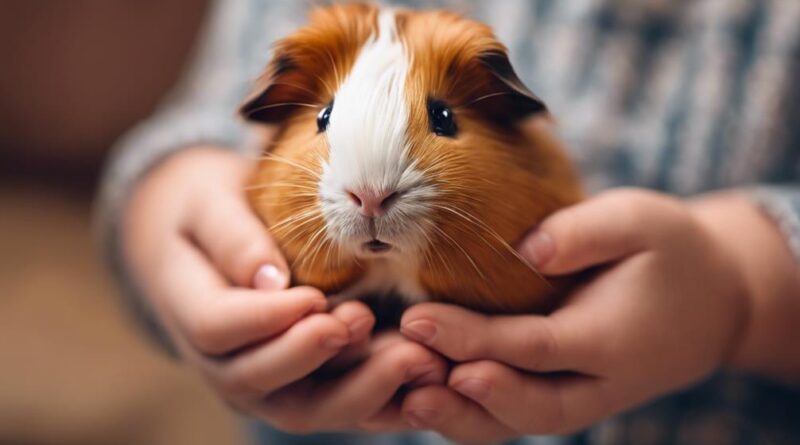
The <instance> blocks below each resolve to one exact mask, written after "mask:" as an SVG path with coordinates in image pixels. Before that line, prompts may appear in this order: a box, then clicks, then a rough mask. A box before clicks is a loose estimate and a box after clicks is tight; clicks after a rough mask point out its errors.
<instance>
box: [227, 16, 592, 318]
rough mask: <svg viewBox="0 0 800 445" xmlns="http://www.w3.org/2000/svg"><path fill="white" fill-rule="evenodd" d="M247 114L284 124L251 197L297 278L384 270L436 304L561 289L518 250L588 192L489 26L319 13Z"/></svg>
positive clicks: (282, 47) (523, 297)
mask: <svg viewBox="0 0 800 445" xmlns="http://www.w3.org/2000/svg"><path fill="white" fill-rule="evenodd" d="M241 112H242V114H243V115H244V116H245V117H246V118H247V119H248V120H250V121H256V122H260V123H265V124H274V125H276V126H277V135H276V137H275V138H274V140H273V142H272V143H271V145H270V146H269V147H267V148H266V149H265V153H264V158H263V159H262V161H261V163H260V166H259V168H258V171H257V174H256V177H255V179H254V181H253V184H252V186H251V188H250V193H251V200H252V203H253V205H254V207H255V209H256V211H257V212H258V213H259V214H260V215H261V217H262V218H263V219H264V220H265V221H266V223H267V225H268V226H269V227H270V229H271V231H272V232H273V235H274V236H275V237H276V238H277V239H278V241H279V243H280V244H281V246H282V248H283V249H284V253H285V254H286V255H287V257H288V259H289V260H290V262H291V264H292V270H293V273H294V279H295V281H297V282H301V283H307V284H312V285H315V286H319V287H321V288H323V289H324V290H328V291H336V290H339V289H342V288H343V287H345V286H347V285H348V284H350V283H352V282H353V281H354V280H356V279H358V277H359V276H361V275H363V274H364V273H365V271H366V269H367V268H369V267H370V264H371V263H372V262H375V261H384V262H386V263H387V264H390V265H391V266H390V268H393V269H394V270H398V271H402V273H407V274H412V275H415V276H416V281H415V284H414V285H411V287H412V288H413V287H414V286H417V287H419V288H421V289H422V290H423V291H424V293H426V294H427V295H428V296H430V297H432V298H433V299H436V300H443V301H452V302H457V303H461V304H466V305H469V306H473V307H477V308H482V309H488V310H520V309H525V308H531V307H533V308H535V307H537V306H541V304H542V298H543V297H541V295H544V294H546V293H547V292H548V291H549V290H550V288H549V286H548V285H547V283H545V282H544V281H543V280H542V279H541V278H540V277H539V276H538V275H537V274H536V272H535V271H533V270H531V268H530V266H528V265H527V264H525V263H524V262H523V261H522V260H521V259H520V258H519V257H518V255H516V254H515V253H514V250H513V248H512V247H513V245H514V244H515V243H516V242H517V241H519V240H520V238H521V237H522V236H523V235H524V234H525V232H526V231H527V230H528V229H529V228H530V227H532V226H534V225H535V224H536V223H537V222H538V221H540V220H541V219H542V218H543V217H545V216H546V215H547V214H549V213H551V212H553V211H554V210H556V209H558V208H560V207H563V206H565V205H568V204H571V203H573V202H575V201H576V200H578V199H579V197H580V193H581V192H580V187H579V185H578V182H577V180H576V178H575V175H574V173H573V171H572V169H571V166H570V163H569V162H568V160H567V159H566V157H565V156H564V154H563V152H562V150H561V149H560V147H559V146H558V144H557V143H556V141H555V140H554V139H552V138H551V137H550V136H549V135H548V133H547V132H546V131H545V130H544V128H543V126H542V125H541V124H542V122H541V121H542V119H535V118H536V117H543V116H545V114H546V107H545V105H544V104H543V102H542V101H541V100H540V99H539V98H538V97H536V96H535V95H534V94H533V93H531V91H529V90H528V88H526V87H525V86H524V85H523V84H522V82H521V81H520V80H519V79H518V77H517V75H516V74H515V73H514V70H513V69H512V67H511V64H510V63H509V59H508V56H507V53H506V49H505V48H504V46H503V45H502V44H500V43H499V42H498V40H497V39H496V38H495V36H494V35H493V33H492V31H491V30H490V29H489V28H488V27H487V26H485V25H483V24H481V23H477V22H474V21H471V20H467V19H465V18H463V17H461V16H459V15H455V14H452V13H448V12H443V11H429V12H417V11H407V10H394V9H391V10H387V9H379V8H377V7H373V6H368V5H345V6H333V7H328V8H322V9H317V10H315V11H314V12H313V13H312V15H311V21H310V23H309V24H308V25H307V26H306V27H304V28H302V29H300V30H299V31H297V32H296V33H295V34H293V35H290V36H289V37H287V38H285V39H283V40H281V41H280V42H278V43H277V45H276V46H275V50H274V56H273V60H272V61H271V63H270V65H269V68H268V69H267V71H266V73H265V74H264V76H263V77H262V78H261V79H260V81H259V87H258V89H257V91H256V93H255V94H254V95H253V96H252V97H251V98H250V99H249V100H248V101H247V102H246V103H245V105H244V106H243V107H242V110H241ZM537 121H539V122H537ZM409 292H411V293H413V292H414V290H411V291H409ZM537 294H538V295H540V297H539V298H538V300H537V297H536V295H537Z"/></svg>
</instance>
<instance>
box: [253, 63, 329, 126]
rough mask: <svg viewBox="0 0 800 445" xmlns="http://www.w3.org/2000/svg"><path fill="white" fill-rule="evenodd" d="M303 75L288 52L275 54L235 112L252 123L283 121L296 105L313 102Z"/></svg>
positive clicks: (315, 100) (314, 99) (310, 90)
mask: <svg viewBox="0 0 800 445" xmlns="http://www.w3.org/2000/svg"><path fill="white" fill-rule="evenodd" d="M304 77H305V76H302V75H301V74H300V70H298V69H297V67H296V66H295V63H294V62H293V60H292V58H291V57H290V56H289V55H287V54H283V55H281V54H278V55H276V56H275V57H274V58H273V60H272V62H270V65H269V68H268V69H267V71H266V73H265V74H264V75H263V76H262V77H261V78H260V79H259V80H258V82H257V86H256V90H255V92H254V93H253V94H252V95H251V96H250V98H248V99H247V100H246V101H245V103H244V105H242V106H241V108H240V109H239V113H240V114H241V116H242V117H244V118H245V119H246V120H248V121H252V122H260V123H265V124H277V123H281V122H283V121H285V120H286V119H287V118H289V117H290V116H291V115H292V114H293V113H294V112H295V111H297V109H298V108H299V107H303V106H307V105H306V104H313V103H315V102H317V99H316V98H315V94H314V92H313V91H312V88H313V86H310V85H309V86H306V85H305V84H306V83H307V81H306V79H305V78H304Z"/></svg>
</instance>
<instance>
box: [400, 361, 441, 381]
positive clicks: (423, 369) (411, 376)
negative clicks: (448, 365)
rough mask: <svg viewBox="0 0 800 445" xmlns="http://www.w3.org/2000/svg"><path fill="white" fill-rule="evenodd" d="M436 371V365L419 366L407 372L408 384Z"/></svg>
mask: <svg viewBox="0 0 800 445" xmlns="http://www.w3.org/2000/svg"><path fill="white" fill-rule="evenodd" d="M434 371H436V365H431V364H428V365H417V366H412V367H410V368H408V370H406V380H405V381H406V382H410V381H412V380H415V379H417V378H420V377H422V376H425V375H427V374H430V373H432V372H434Z"/></svg>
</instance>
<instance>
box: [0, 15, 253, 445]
mask: <svg viewBox="0 0 800 445" xmlns="http://www.w3.org/2000/svg"><path fill="white" fill-rule="evenodd" d="M206 3H207V2H206V1H204V0H158V1H156V0H115V1H107V0H70V1H68V2H67V1H63V0H36V1H30V0H0V54H1V55H2V61H0V357H2V358H0V444H14V445H28V444H35V445H39V444H42V445H44V444H81V445H92V444H112V443H113V444H182V443H192V444H235V443H241V442H242V441H243V440H242V437H241V435H240V433H239V431H238V428H237V426H238V425H237V423H236V420H235V419H234V418H233V416H232V415H231V414H230V413H229V412H228V411H227V409H226V408H224V407H223V406H221V404H220V403H219V402H218V401H217V400H216V399H215V398H214V397H213V395H211V394H210V393H209V391H208V389H206V388H205V387H204V386H203V385H202V382H201V381H200V379H199V377H197V376H195V375H193V374H191V373H190V372H188V371H187V370H184V369H182V368H181V367H180V366H179V364H176V363H174V362H172V361H171V360H170V359H168V358H166V356H164V355H163V354H161V353H160V352H159V351H158V350H157V349H156V348H155V347H154V346H152V345H151V344H149V343H148V342H147V340H145V339H144V337H142V336H141V334H139V333H138V332H137V331H136V328H135V327H134V325H133V323H132V322H131V320H129V319H128V318H126V315H125V313H124V311H123V310H122V309H121V308H120V306H119V305H118V298H117V295H116V294H115V290H114V288H113V286H112V285H111V282H110V280H109V278H108V277H107V275H106V272H105V270H104V269H103V265H102V264H101V262H100V261H99V259H98V256H97V249H96V248H95V246H94V245H93V244H92V233H91V225H90V215H91V200H92V197H93V189H94V186H95V183H96V181H97V175H98V171H99V169H100V166H101V165H102V161H103V158H104V156H105V154H106V152H107V150H108V149H109V147H110V146H111V145H112V143H113V142H114V140H115V139H116V138H117V137H119V136H120V135H121V134H122V133H123V132H124V131H125V130H126V129H127V128H129V127H130V126H131V125H133V124H134V123H135V122H137V121H138V120H139V119H141V118H143V117H145V116H147V115H148V114H150V113H151V112H152V111H153V109H154V108H155V107H156V105H157V104H158V102H159V100H160V98H161V97H162V96H163V95H164V94H165V93H166V92H167V91H168V90H169V89H170V87H171V86H172V85H173V83H174V82H176V80H177V78H178V76H179V74H180V72H181V69H182V67H183V65H184V64H185V63H186V62H187V58H188V57H190V55H191V51H192V43H193V40H194V37H195V34H196V33H197V32H198V30H199V28H200V27H201V26H202V25H203V20H204V14H205V12H206V6H207V5H206Z"/></svg>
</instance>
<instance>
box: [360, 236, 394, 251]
mask: <svg viewBox="0 0 800 445" xmlns="http://www.w3.org/2000/svg"><path fill="white" fill-rule="evenodd" d="M361 247H362V248H363V249H364V250H366V251H368V252H371V253H384V252H388V251H390V250H392V245H391V244H389V243H385V242H383V241H381V240H379V239H373V240H372V241H367V242H365V243H364V244H362V245H361Z"/></svg>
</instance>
